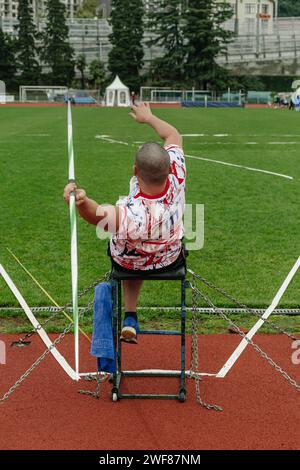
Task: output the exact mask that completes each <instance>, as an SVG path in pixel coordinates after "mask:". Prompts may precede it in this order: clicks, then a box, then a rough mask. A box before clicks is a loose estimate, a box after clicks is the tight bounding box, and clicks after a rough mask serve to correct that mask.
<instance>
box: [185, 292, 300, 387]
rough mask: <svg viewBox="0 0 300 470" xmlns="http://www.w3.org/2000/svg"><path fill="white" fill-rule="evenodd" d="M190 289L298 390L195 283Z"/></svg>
mask: <svg viewBox="0 0 300 470" xmlns="http://www.w3.org/2000/svg"><path fill="white" fill-rule="evenodd" d="M192 289H195V290H196V292H197V294H198V296H199V297H201V298H202V299H203V300H204V301H205V302H206V303H207V304H208V305H210V306H211V308H212V309H214V311H215V313H217V314H218V315H220V316H221V317H222V318H223V319H224V320H226V321H227V322H228V323H229V324H230V325H231V326H232V327H233V328H234V329H235V330H236V331H237V333H238V334H239V335H240V336H242V338H244V339H245V340H246V341H247V342H248V344H250V345H251V346H252V347H253V349H254V350H255V351H256V352H258V353H259V354H260V356H261V357H263V358H264V359H265V360H266V361H267V362H268V363H269V364H270V365H271V366H272V367H273V368H274V369H275V370H276V371H277V372H279V373H280V374H281V375H282V376H283V378H284V379H285V380H287V382H288V383H289V384H290V385H292V386H293V387H294V388H295V389H296V390H297V391H298V392H300V385H299V384H298V383H297V382H296V381H295V380H294V379H292V378H291V377H290V376H289V374H288V373H287V372H286V371H285V370H283V369H282V368H281V367H280V366H279V365H278V364H277V363H276V362H275V361H273V359H272V358H271V357H270V356H269V355H268V354H267V353H265V352H264V351H263V350H262V349H261V348H260V347H259V346H258V345H257V344H256V343H254V341H252V339H250V338H248V337H247V335H246V334H245V333H244V332H243V331H242V330H241V329H240V328H239V327H238V326H237V325H236V324H235V323H234V322H233V321H232V320H231V319H230V318H228V317H227V315H225V313H224V312H223V311H222V310H221V309H219V308H218V307H216V306H215V305H214V304H213V303H212V301H211V300H210V299H209V298H208V297H207V296H206V295H205V294H203V293H202V292H201V291H200V290H199V289H198V288H197V287H196V286H195V285H192Z"/></svg>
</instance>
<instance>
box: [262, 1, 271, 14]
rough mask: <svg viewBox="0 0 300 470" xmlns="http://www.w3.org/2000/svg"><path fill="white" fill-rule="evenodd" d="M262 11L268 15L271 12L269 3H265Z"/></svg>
mask: <svg viewBox="0 0 300 470" xmlns="http://www.w3.org/2000/svg"><path fill="white" fill-rule="evenodd" d="M261 12H262V13H264V14H265V15H267V14H268V13H269V5H266V4H265V3H264V4H263V5H262V6H261Z"/></svg>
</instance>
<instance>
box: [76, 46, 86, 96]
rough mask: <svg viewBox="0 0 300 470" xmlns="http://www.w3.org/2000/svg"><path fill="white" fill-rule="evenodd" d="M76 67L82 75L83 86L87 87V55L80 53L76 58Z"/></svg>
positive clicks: (83, 87)
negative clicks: (85, 73)
mask: <svg viewBox="0 0 300 470" xmlns="http://www.w3.org/2000/svg"><path fill="white" fill-rule="evenodd" d="M76 67H77V69H78V70H79V72H80V75H81V88H82V89H83V90H84V89H85V75H84V72H85V69H86V57H85V55H84V54H80V55H79V56H78V57H77V59H76Z"/></svg>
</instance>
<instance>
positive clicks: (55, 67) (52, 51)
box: [42, 0, 75, 86]
mask: <svg viewBox="0 0 300 470" xmlns="http://www.w3.org/2000/svg"><path fill="white" fill-rule="evenodd" d="M73 56H74V51H73V48H72V47H71V46H70V44H69V28H68V26H67V24H66V8H65V6H64V4H63V3H61V2H60V0H48V1H47V21H46V28H45V31H44V33H43V52H42V60H43V62H44V63H45V65H47V66H48V67H49V68H50V73H49V74H48V77H47V78H48V81H49V83H50V84H51V85H65V86H69V85H70V84H71V82H72V80H73V78H74V75H75V70H74V69H75V61H74V58H73Z"/></svg>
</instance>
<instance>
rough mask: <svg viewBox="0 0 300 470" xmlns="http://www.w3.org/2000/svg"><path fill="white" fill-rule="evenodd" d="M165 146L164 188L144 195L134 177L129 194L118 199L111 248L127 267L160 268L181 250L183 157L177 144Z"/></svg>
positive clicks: (183, 191)
mask: <svg viewBox="0 0 300 470" xmlns="http://www.w3.org/2000/svg"><path fill="white" fill-rule="evenodd" d="M165 149H166V150H167V152H168V153H169V155H170V174H169V176H168V179H167V183H166V187H165V189H164V191H163V192H162V193H161V194H156V195H155V196H150V195H147V194H144V193H142V191H141V189H140V186H139V183H138V179H137V178H136V177H135V176H134V177H133V178H131V181H130V191H129V195H128V196H127V197H125V198H123V199H120V200H119V201H118V202H117V205H118V206H119V209H120V223H119V231H118V233H117V234H116V235H114V236H113V237H112V238H111V241H110V251H111V255H112V258H113V259H114V261H115V262H116V263H118V264H119V265H121V266H123V267H124V268H127V269H134V270H136V269H139V270H152V269H160V268H163V267H166V266H169V265H170V264H172V263H173V262H174V261H176V259H177V258H178V256H179V254H180V251H181V244H182V242H181V240H182V237H183V214H184V208H185V177H186V167H185V159H184V154H183V150H182V149H181V148H180V147H178V146H177V145H168V146H166V147H165Z"/></svg>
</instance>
